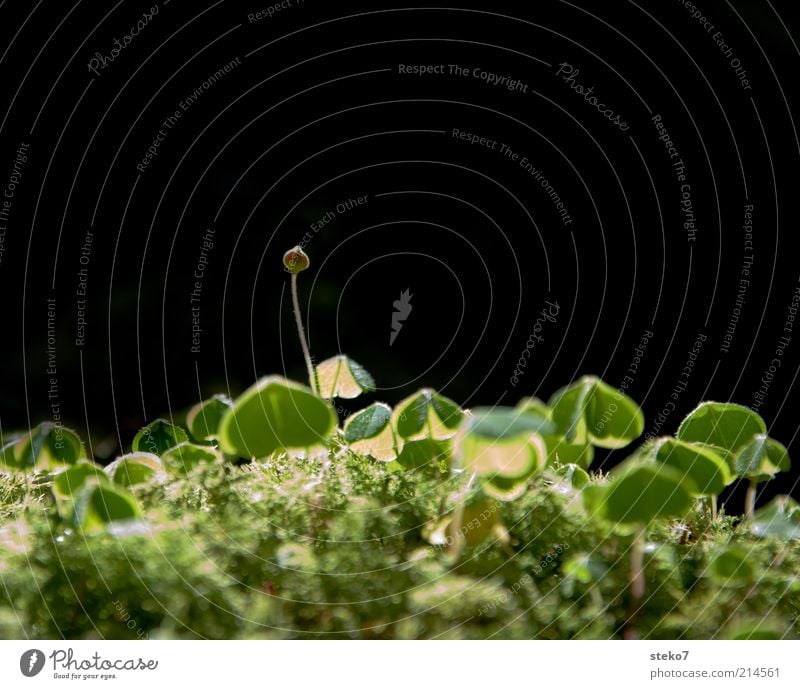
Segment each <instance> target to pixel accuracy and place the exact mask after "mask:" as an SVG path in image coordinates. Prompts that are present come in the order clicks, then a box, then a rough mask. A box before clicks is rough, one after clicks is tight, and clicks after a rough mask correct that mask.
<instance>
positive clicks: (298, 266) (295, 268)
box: [283, 246, 311, 273]
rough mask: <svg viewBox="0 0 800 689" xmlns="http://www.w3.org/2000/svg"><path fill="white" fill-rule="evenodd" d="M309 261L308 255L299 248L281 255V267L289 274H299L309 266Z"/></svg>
mask: <svg viewBox="0 0 800 689" xmlns="http://www.w3.org/2000/svg"><path fill="white" fill-rule="evenodd" d="M310 263H311V261H310V260H309V258H308V254H306V252H305V251H303V250H302V249H301V248H300V247H299V246H296V247H294V248H293V249H289V251H287V252H286V253H285V254H284V255H283V267H284V268H286V270H288V271H289V272H290V273H300V272H302V271H304V270H305V269H306V268H308V266H309V265H310Z"/></svg>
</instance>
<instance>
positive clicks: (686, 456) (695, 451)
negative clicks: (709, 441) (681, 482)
mask: <svg viewBox="0 0 800 689" xmlns="http://www.w3.org/2000/svg"><path fill="white" fill-rule="evenodd" d="M652 457H653V458H654V459H655V460H656V461H658V462H661V463H663V464H667V465H669V466H671V467H674V468H675V469H678V470H679V471H681V472H682V473H684V474H685V475H687V476H689V477H690V478H691V479H692V481H693V482H694V484H695V486H696V487H697V495H719V494H720V493H721V492H722V491H723V489H724V488H725V486H727V485H728V484H729V483H730V482H731V481H732V480H733V476H732V475H731V471H730V469H729V468H728V464H727V462H726V461H725V459H724V458H723V457H722V456H720V454H719V453H717V452H715V451H714V449H713V446H710V445H701V444H695V443H686V442H682V441H680V440H675V439H674V438H660V439H659V440H657V441H656V442H655V444H654V446H653V449H652Z"/></svg>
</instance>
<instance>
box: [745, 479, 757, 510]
mask: <svg viewBox="0 0 800 689" xmlns="http://www.w3.org/2000/svg"><path fill="white" fill-rule="evenodd" d="M757 486H758V484H757V483H756V482H755V481H750V485H749V486H747V493H745V496H744V514H745V516H746V517H747V519H752V518H753V516H754V515H755V511H756V488H757Z"/></svg>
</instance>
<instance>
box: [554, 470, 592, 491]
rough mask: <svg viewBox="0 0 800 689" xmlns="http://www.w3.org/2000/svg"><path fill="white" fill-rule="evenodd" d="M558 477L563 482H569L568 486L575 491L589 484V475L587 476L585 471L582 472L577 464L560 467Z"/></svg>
mask: <svg viewBox="0 0 800 689" xmlns="http://www.w3.org/2000/svg"><path fill="white" fill-rule="evenodd" d="M559 476H561V477H562V478H563V479H564V480H565V481H567V482H569V484H570V485H571V486H572V487H573V488H575V489H576V490H581V489H583V488H584V487H585V486H588V485H589V483H590V482H591V479H590V478H589V474H587V473H586V471H584V470H583V468H582V467H581V466H580V465H578V464H567V465H565V466H564V467H562V469H561V471H559Z"/></svg>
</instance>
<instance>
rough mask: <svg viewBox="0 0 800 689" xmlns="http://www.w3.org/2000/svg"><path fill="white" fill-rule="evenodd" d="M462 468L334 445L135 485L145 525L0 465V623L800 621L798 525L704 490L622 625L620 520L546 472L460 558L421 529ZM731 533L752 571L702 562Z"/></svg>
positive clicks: (83, 630)
mask: <svg viewBox="0 0 800 689" xmlns="http://www.w3.org/2000/svg"><path fill="white" fill-rule="evenodd" d="M460 482H462V479H461V478H459V477H458V476H455V477H454V476H451V475H450V473H449V472H448V471H447V470H446V469H445V468H443V467H425V468H423V469H419V470H415V471H394V470H393V467H391V466H390V465H386V464H382V463H379V462H375V461H373V460H372V459H370V458H368V457H363V456H358V455H354V454H352V453H350V452H347V451H345V450H341V451H340V452H339V453H337V454H336V455H335V456H333V457H332V459H331V461H330V462H324V461H323V460H321V459H295V458H289V457H280V458H277V459H274V460H272V461H270V462H268V463H263V464H253V465H249V466H241V467H238V466H233V465H228V466H225V467H224V468H221V467H216V466H215V467H206V468H201V469H199V470H198V471H197V472H196V473H194V474H193V475H191V476H189V477H187V478H181V479H171V480H169V481H168V482H166V483H162V484H159V485H147V486H140V487H137V488H135V489H134V490H135V493H136V496H137V499H138V500H139V502H140V504H141V505H142V508H143V510H144V512H145V514H146V516H147V525H148V526H147V529H146V530H144V531H139V532H137V530H136V529H127V530H125V531H123V532H121V533H108V532H95V533H82V532H80V531H76V530H75V529H74V528H72V527H71V526H70V524H69V523H65V521H64V520H62V519H60V518H59V517H58V516H57V513H56V510H55V508H54V506H53V504H52V499H51V498H50V493H49V488H48V486H47V484H46V482H42V481H41V480H36V479H35V478H34V477H31V476H24V475H22V476H20V475H2V474H0V638H61V637H64V638H68V639H84V638H112V639H127V638H137V637H138V638H145V637H149V638H175V637H177V638H198V637H203V638H214V639H229V638H356V639H375V638H385V639H394V638H403V639H408V638H412V639H416V638H425V639H429V638H451V639H452V638H455V639H486V638H500V639H509V638H510V639H569V638H584V639H607V638H622V637H623V636H625V635H626V634H627V635H628V636H630V635H631V634H632V633H635V634H636V635H637V636H638V637H639V638H653V639H675V638H690V639H707V638H730V637H734V636H737V635H741V634H743V633H746V632H748V630H749V631H751V632H752V631H753V630H756V631H758V633H759V634H762V635H763V634H769V635H775V636H778V637H784V638H797V637H798V636H800V622H798V615H799V614H800V577H798V574H799V573H800V547H798V545H797V543H794V544H787V543H784V542H781V541H777V540H759V539H756V538H754V537H752V536H750V535H749V533H748V532H747V530H746V529H745V528H743V527H742V526H741V525H739V524H737V519H734V518H730V517H725V516H724V515H722V516H721V517H719V518H718V519H717V520H716V521H714V522H713V523H712V522H711V521H710V520H709V518H708V517H707V516H706V514H705V512H703V511H702V509H700V508H699V507H698V510H697V511H696V513H695V514H693V515H692V517H691V518H690V519H688V520H687V522H686V523H685V524H682V525H678V524H665V525H663V526H661V527H659V528H657V529H655V530H651V531H650V532H649V534H648V546H647V549H646V550H647V552H646V556H645V564H646V579H647V593H646V598H645V603H644V605H643V607H642V609H641V610H640V611H639V613H638V614H637V615H636V619H635V623H634V624H631V623H630V622H629V615H630V613H631V601H630V597H629V593H628V585H627V581H628V576H629V560H628V547H629V546H630V543H631V538H630V537H629V536H626V535H624V534H617V533H615V532H614V531H612V530H611V528H610V526H609V525H607V524H603V523H601V522H599V521H598V520H593V519H590V518H589V517H588V515H587V514H586V513H585V512H584V510H583V507H582V504H581V500H580V495H579V494H578V493H576V492H574V491H572V490H571V489H570V488H569V487H568V486H566V485H564V484H559V483H555V482H554V480H553V479H552V478H548V474H545V476H543V477H539V478H537V479H536V480H534V481H532V482H531V484H530V486H529V489H528V491H527V492H526V494H525V495H523V496H522V497H520V498H519V499H517V500H515V501H513V502H506V503H501V504H499V507H498V510H497V515H499V516H500V517H501V519H502V523H503V525H504V526H505V529H506V531H507V535H508V537H507V538H498V537H497V536H498V533H500V532H498V531H497V530H495V531H491V530H489V529H485V530H482V529H481V528H476V529H475V530H474V532H473V533H472V534H469V535H470V539H471V540H476V538H475V537H477V536H478V535H483V534H484V531H485V533H486V538H485V539H483V540H481V541H479V542H476V543H473V544H471V545H469V546H468V547H467V548H466V549H465V550H464V551H463V552H462V554H461V557H460V559H459V560H458V561H457V562H455V561H454V560H453V558H452V555H451V553H450V552H449V551H448V549H447V548H446V547H438V546H432V545H430V543H429V542H428V541H427V540H426V537H427V536H428V535H429V533H430V531H431V527H430V524H431V522H433V521H435V520H436V518H437V516H440V515H446V514H447V513H448V511H449V510H450V509H452V504H453V502H452V500H451V499H450V496H452V495H453V493H454V491H455V490H456V488H457V487H458V485H459V483H460ZM493 518H494V517H493ZM731 541H735V542H737V543H738V544H739V545H740V546H741V547H742V548H743V549H745V550H746V551H747V553H748V563H750V564H751V565H752V567H751V570H752V575H751V576H749V577H738V576H737V577H736V578H728V579H723V580H720V579H718V578H714V577H713V576H711V574H710V573H709V569H708V565H709V561H710V558H711V557H712V556H713V554H714V553H715V552H716V551H717V550H718V549H719V548H720V547H722V546H723V545H725V544H727V543H729V542H731ZM743 630H744V632H743Z"/></svg>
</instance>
